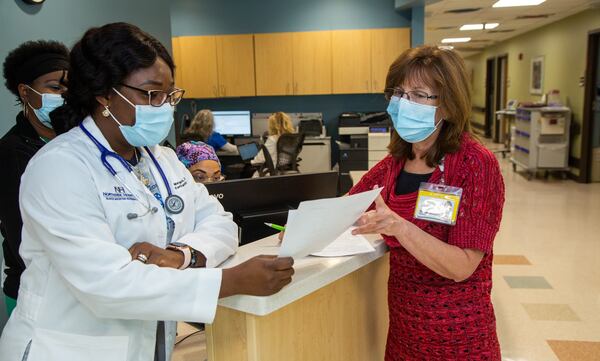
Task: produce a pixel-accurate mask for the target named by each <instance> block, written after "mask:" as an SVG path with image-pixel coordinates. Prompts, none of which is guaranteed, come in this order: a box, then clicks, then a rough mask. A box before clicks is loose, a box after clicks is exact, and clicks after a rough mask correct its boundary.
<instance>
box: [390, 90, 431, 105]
mask: <svg viewBox="0 0 600 361" xmlns="http://www.w3.org/2000/svg"><path fill="white" fill-rule="evenodd" d="M385 93H386V95H387V96H388V98H391V97H392V96H396V97H398V98H405V99H407V100H410V101H411V102H415V103H419V104H427V102H428V101H429V100H435V99H438V98H439V96H438V95H430V94H427V93H426V92H424V91H421V90H411V91H407V92H405V91H404V90H403V89H401V88H387V89H386V91H385Z"/></svg>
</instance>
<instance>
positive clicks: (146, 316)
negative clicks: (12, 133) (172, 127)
mask: <svg viewBox="0 0 600 361" xmlns="http://www.w3.org/2000/svg"><path fill="white" fill-rule="evenodd" d="M83 124H84V126H85V127H86V128H87V129H88V130H89V131H90V133H92V135H93V136H94V137H95V138H96V139H98V141H99V142H100V143H102V144H103V145H104V146H105V147H107V148H108V149H110V146H109V145H108V142H107V141H106V139H105V138H104V137H103V136H102V133H101V132H100V130H99V129H98V127H97V126H96V125H95V123H94V121H93V120H92V119H91V118H89V117H88V118H87V119H85V120H84V122H83ZM151 151H152V152H153V154H154V155H155V157H156V158H157V160H158V162H159V163H160V165H161V167H162V169H163V170H164V172H165V174H166V177H167V179H168V181H169V183H170V186H171V189H172V190H173V193H175V194H177V195H179V196H180V197H182V198H183V200H184V202H185V208H184V210H183V212H182V213H180V214H178V215H172V216H171V217H172V218H173V220H174V221H175V224H176V227H175V233H174V235H173V238H172V241H178V242H182V243H186V244H188V245H190V246H191V247H193V248H195V249H197V250H199V251H201V252H202V253H203V254H204V255H205V256H206V258H207V268H205V269H186V270H176V269H172V268H159V267H156V266H153V265H146V264H142V263H141V262H139V261H132V260H131V256H130V254H129V252H128V248H129V247H130V246H131V245H133V244H134V243H136V242H143V241H146V242H151V243H153V244H155V245H157V246H160V247H165V245H166V233H167V227H166V219H165V213H164V210H163V208H162V207H161V205H160V203H159V202H158V201H157V200H156V199H155V198H154V197H153V196H152V194H151V193H150V192H149V191H148V190H147V188H146V187H145V186H143V185H142V184H141V183H139V182H138V181H137V180H136V178H135V175H133V174H131V173H129V172H128V171H127V170H126V169H125V168H124V167H123V166H122V165H121V164H120V163H119V161H117V160H116V159H114V158H108V159H109V161H110V163H111V164H112V166H113V167H114V169H115V170H116V171H117V172H118V174H119V176H120V177H121V179H123V181H124V182H126V183H127V184H128V185H129V187H130V188H131V189H132V190H133V191H134V192H136V193H137V195H138V197H140V198H142V201H143V202H144V203H146V196H147V197H148V199H149V200H150V202H151V204H152V206H155V207H158V209H159V211H158V213H156V214H148V215H146V216H143V217H140V218H138V219H134V220H129V219H127V217H126V215H127V213H130V212H136V213H138V214H143V213H144V212H145V208H144V206H143V205H141V204H140V203H139V202H138V201H135V200H132V199H131V196H130V195H129V194H126V193H129V192H128V191H126V190H125V191H124V190H123V185H122V184H120V183H119V181H118V180H117V179H116V178H115V177H113V176H112V175H111V174H110V173H109V172H108V171H107V170H106V168H105V167H104V166H103V165H102V163H101V161H100V151H99V150H98V148H97V147H96V146H95V145H94V144H93V143H92V142H91V140H90V139H89V138H88V137H87V136H86V135H85V134H84V133H83V131H82V130H81V129H79V128H75V129H73V130H71V131H70V132H68V133H67V134H64V135H62V136H59V137H58V138H56V139H55V140H53V141H52V142H50V143H49V144H48V145H47V146H45V147H44V148H43V149H42V150H41V151H40V152H38V153H37V154H36V156H35V157H34V158H33V159H32V160H31V161H30V162H29V165H28V167H27V170H26V171H25V174H24V175H23V178H22V182H21V191H20V194H21V199H20V203H21V213H22V216H23V235H22V244H21V248H20V254H21V256H22V257H23V260H24V261H25V264H26V266H27V269H26V270H25V272H24V273H23V275H22V278H21V286H20V290H19V298H18V305H17V308H16V309H15V311H14V312H13V314H12V317H11V318H10V320H9V321H8V323H7V325H6V327H5V329H4V332H3V334H2V337H1V339H0V360H2V361H22V360H26V361H40V360H44V361H83V360H85V361H109V360H110V361H152V360H153V357H154V348H155V338H156V337H155V336H156V325H157V322H156V321H157V320H167V321H175V320H185V321H195V322H205V323H210V322H212V320H213V318H214V316H215V311H216V306H217V300H218V295H219V289H220V285H221V270H220V269H216V268H213V267H215V266H217V265H218V264H219V263H221V262H222V261H223V260H225V259H226V258H227V257H229V256H230V255H232V254H233V253H235V250H236V248H237V245H238V239H237V226H236V225H235V223H234V222H233V221H232V216H231V214H229V213H227V212H225V211H224V210H223V207H222V206H221V205H220V204H219V203H218V201H217V200H216V199H215V198H213V197H211V196H209V194H208V193H207V191H206V188H205V187H204V186H198V185H196V183H194V180H193V178H192V176H191V175H190V173H189V172H188V171H187V169H186V168H185V167H184V166H183V165H182V164H181V163H180V162H179V161H178V159H177V156H176V155H175V153H174V152H173V151H172V150H171V149H168V148H164V147H159V146H156V147H153V148H152V149H151ZM149 164H150V165H151V170H152V172H153V175H154V176H155V178H156V182H157V184H158V185H159V188H160V191H161V194H162V195H163V199H164V198H165V197H166V194H167V191H166V188H165V186H164V184H163V182H162V178H161V177H160V175H159V173H158V172H157V169H156V167H155V166H154V163H152V161H149ZM166 325H167V333H166V347H167V353H168V358H167V360H168V359H169V358H170V354H171V352H172V347H173V343H174V337H175V334H174V331H175V328H174V322H167V323H166ZM26 353H28V358H25V359H23V355H24V354H26Z"/></svg>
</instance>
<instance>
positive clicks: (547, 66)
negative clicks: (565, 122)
mask: <svg viewBox="0 0 600 361" xmlns="http://www.w3.org/2000/svg"><path fill="white" fill-rule="evenodd" d="M599 28H600V9H593V10H586V11H583V12H581V13H579V14H576V15H573V16H570V17H568V18H566V19H563V20H560V21H558V22H556V23H552V24H549V25H546V26H544V27H542V28H539V29H536V30H533V31H531V32H528V33H525V34H523V35H519V36H517V37H515V38H512V39H509V40H507V41H504V42H502V43H499V44H497V45H494V46H491V47H489V48H486V49H485V50H484V51H483V52H482V53H479V54H477V55H474V56H472V57H469V58H467V59H466V60H467V64H468V67H469V68H471V69H472V76H473V84H472V85H473V105H474V106H481V107H483V106H485V65H486V59H488V58H490V57H494V56H497V55H503V54H508V89H507V91H508V92H507V99H518V100H521V101H531V100H538V99H539V98H540V96H539V95H531V94H529V72H530V70H529V69H530V62H531V58H534V57H537V56H541V55H543V56H544V82H543V89H542V90H543V92H544V93H546V92H548V91H549V90H552V89H559V90H560V95H561V98H562V101H563V102H565V103H566V105H567V106H569V107H570V108H571V110H572V111H573V121H574V122H576V123H578V124H579V128H581V124H582V118H583V100H584V88H583V87H580V86H579V78H580V77H582V76H584V75H585V67H586V60H587V38H588V32H589V31H591V30H594V29H599ZM520 53H522V54H523V59H522V60H519V58H518V56H519V54H520ZM475 121H477V122H481V123H483V115H477V114H475ZM571 156H573V157H576V158H580V156H581V135H575V137H574V138H573V143H572V144H571Z"/></svg>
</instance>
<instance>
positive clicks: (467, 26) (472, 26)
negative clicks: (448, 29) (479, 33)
mask: <svg viewBox="0 0 600 361" xmlns="http://www.w3.org/2000/svg"><path fill="white" fill-rule="evenodd" d="M460 30H462V31H465V30H483V24H465V25H463V26H461V27H460Z"/></svg>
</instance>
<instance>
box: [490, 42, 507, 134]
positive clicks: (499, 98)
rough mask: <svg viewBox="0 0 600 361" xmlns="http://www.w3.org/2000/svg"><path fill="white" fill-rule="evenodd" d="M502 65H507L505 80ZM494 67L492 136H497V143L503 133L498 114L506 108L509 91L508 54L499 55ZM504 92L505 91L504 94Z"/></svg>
mask: <svg viewBox="0 0 600 361" xmlns="http://www.w3.org/2000/svg"><path fill="white" fill-rule="evenodd" d="M503 61H504V62H503ZM502 64H504V65H505V68H504V78H501V76H502ZM494 66H495V67H496V79H495V81H494V93H495V94H494V95H495V100H494V101H495V107H494V116H493V117H492V124H493V126H494V131H493V132H492V134H495V135H496V138H497V139H494V142H496V141H497V140H498V141H499V139H500V132H502V131H503V129H501V128H500V125H501V124H500V122H499V121H498V118H497V116H496V112H497V111H498V110H502V109H504V108H505V107H506V98H507V94H508V89H507V85H508V54H507V53H504V54H502V55H497V56H496V61H495V63H494ZM502 90H504V93H503V92H502Z"/></svg>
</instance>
